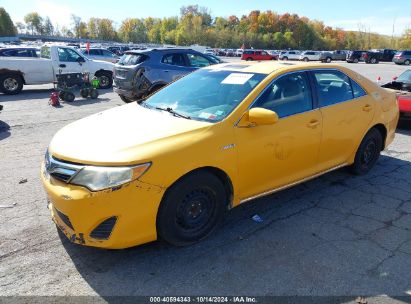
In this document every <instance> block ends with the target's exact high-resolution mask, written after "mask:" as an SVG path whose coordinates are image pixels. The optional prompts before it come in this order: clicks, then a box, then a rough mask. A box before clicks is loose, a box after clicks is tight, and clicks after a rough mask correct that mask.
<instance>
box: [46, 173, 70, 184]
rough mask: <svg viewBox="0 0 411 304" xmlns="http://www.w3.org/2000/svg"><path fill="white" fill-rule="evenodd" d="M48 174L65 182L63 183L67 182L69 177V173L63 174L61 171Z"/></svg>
mask: <svg viewBox="0 0 411 304" xmlns="http://www.w3.org/2000/svg"><path fill="white" fill-rule="evenodd" d="M50 175H51V176H52V177H54V178H56V179H58V180H61V181H63V182H65V183H67V182H68V181H69V180H70V178H71V175H69V174H63V173H58V172H53V173H51V174H50Z"/></svg>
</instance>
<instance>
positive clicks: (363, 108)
mask: <svg viewBox="0 0 411 304" xmlns="http://www.w3.org/2000/svg"><path fill="white" fill-rule="evenodd" d="M362 110H363V111H365V112H370V111H371V110H372V106H371V105H369V104H367V105H365V106H363V107H362Z"/></svg>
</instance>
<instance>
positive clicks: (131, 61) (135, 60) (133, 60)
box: [118, 54, 148, 65]
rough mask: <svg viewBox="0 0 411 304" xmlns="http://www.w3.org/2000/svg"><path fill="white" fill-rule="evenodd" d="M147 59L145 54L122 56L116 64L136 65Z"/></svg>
mask: <svg viewBox="0 0 411 304" xmlns="http://www.w3.org/2000/svg"><path fill="white" fill-rule="evenodd" d="M147 59H148V56H147V55H145V54H124V55H123V56H122V57H121V58H120V61H119V62H118V63H119V64H121V65H137V64H139V63H142V62H144V61H146V60H147Z"/></svg>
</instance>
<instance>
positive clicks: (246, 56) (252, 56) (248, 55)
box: [241, 50, 276, 61]
mask: <svg viewBox="0 0 411 304" xmlns="http://www.w3.org/2000/svg"><path fill="white" fill-rule="evenodd" d="M275 59H276V58H275V57H274V56H272V55H270V54H268V53H267V52H266V51H263V50H244V52H243V55H242V56H241V60H246V61H251V60H275Z"/></svg>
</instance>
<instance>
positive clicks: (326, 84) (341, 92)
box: [313, 70, 353, 107]
mask: <svg viewBox="0 0 411 304" xmlns="http://www.w3.org/2000/svg"><path fill="white" fill-rule="evenodd" d="M313 73H314V76H315V79H316V82H317V90H318V98H319V105H320V107H325V106H329V105H332V104H336V103H339V102H343V101H346V100H350V99H353V92H352V90H351V84H350V78H348V76H347V75H345V74H344V73H342V72H340V71H335V70H329V71H314V72H313Z"/></svg>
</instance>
